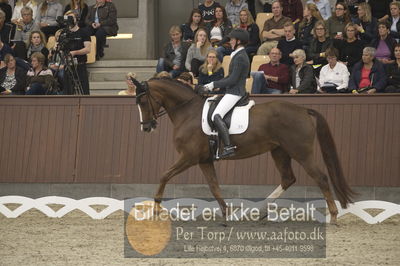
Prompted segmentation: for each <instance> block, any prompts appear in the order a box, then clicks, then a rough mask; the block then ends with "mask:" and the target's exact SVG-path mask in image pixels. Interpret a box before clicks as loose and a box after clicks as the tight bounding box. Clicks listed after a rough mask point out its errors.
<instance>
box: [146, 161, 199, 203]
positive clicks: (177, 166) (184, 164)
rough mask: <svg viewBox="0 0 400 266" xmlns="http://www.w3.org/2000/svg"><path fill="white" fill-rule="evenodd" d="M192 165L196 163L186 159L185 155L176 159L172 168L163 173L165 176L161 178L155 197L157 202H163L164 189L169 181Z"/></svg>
mask: <svg viewBox="0 0 400 266" xmlns="http://www.w3.org/2000/svg"><path fill="white" fill-rule="evenodd" d="M192 165H194V163H192V162H190V161H189V160H187V159H185V158H184V157H183V156H182V157H180V158H179V160H178V161H176V162H175V163H174V164H173V165H172V166H171V168H169V169H168V171H167V172H165V173H164V174H163V176H162V177H161V180H160V185H159V187H158V190H157V194H156V196H155V197H154V201H155V202H156V203H158V204H159V203H161V199H162V196H163V194H164V189H165V186H166V185H167V183H168V181H169V180H170V179H171V178H173V177H174V176H176V175H177V174H179V173H181V172H183V171H185V170H186V169H188V168H189V167H191V166H192ZM158 204H157V207H159V205H158Z"/></svg>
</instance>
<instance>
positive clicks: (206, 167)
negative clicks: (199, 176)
mask: <svg viewBox="0 0 400 266" xmlns="http://www.w3.org/2000/svg"><path fill="white" fill-rule="evenodd" d="M199 166H200V169H201V171H202V172H203V174H204V176H205V177H206V178H207V183H208V186H209V187H210V190H211V193H212V194H213V196H214V198H215V199H216V200H217V201H218V203H219V206H220V208H221V212H222V215H223V217H224V218H225V219H226V210H227V206H226V203H225V201H224V199H223V198H222V196H221V189H220V187H219V184H218V181H217V174H216V172H215V167H214V164H213V163H212V162H210V163H202V164H199Z"/></svg>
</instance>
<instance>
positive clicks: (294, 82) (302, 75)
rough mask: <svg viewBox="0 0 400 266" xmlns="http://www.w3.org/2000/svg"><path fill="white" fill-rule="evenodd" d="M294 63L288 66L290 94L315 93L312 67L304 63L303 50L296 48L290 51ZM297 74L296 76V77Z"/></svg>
mask: <svg viewBox="0 0 400 266" xmlns="http://www.w3.org/2000/svg"><path fill="white" fill-rule="evenodd" d="M292 56H293V61H294V65H292V66H291V67H290V91H289V93H290V94H297V93H315V92H316V91H317V82H316V80H315V76H314V70H313V67H312V66H310V65H308V64H306V62H305V60H306V54H305V52H304V50H302V49H297V50H295V51H293V53H292ZM297 76H298V78H297Z"/></svg>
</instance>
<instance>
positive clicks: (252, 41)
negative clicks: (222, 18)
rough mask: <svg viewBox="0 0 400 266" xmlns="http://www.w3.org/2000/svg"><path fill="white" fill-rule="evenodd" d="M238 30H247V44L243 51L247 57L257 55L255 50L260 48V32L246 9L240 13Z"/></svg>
mask: <svg viewBox="0 0 400 266" xmlns="http://www.w3.org/2000/svg"><path fill="white" fill-rule="evenodd" d="M240 28H242V29H244V30H247V32H248V33H249V43H248V44H247V45H246V47H245V49H246V52H247V55H248V56H249V57H251V56H253V55H254V54H256V53H257V49H258V47H259V46H260V30H259V28H258V26H257V24H256V23H255V22H254V19H253V17H252V16H251V14H250V11H249V10H248V9H243V10H242V11H240Z"/></svg>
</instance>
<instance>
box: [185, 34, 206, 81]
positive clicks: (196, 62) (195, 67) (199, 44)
mask: <svg viewBox="0 0 400 266" xmlns="http://www.w3.org/2000/svg"><path fill="white" fill-rule="evenodd" d="M211 48H212V46H211V43H210V40H208V36H207V30H206V29H203V28H201V29H199V30H198V31H197V32H196V35H195V37H194V43H193V44H192V45H191V46H190V47H189V50H188V52H187V56H186V63H185V66H186V69H187V70H189V71H191V72H192V73H193V75H194V76H195V77H197V76H199V68H200V66H201V65H202V64H203V63H204V61H205V60H206V56H207V53H208V51H209V50H210V49H211Z"/></svg>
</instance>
